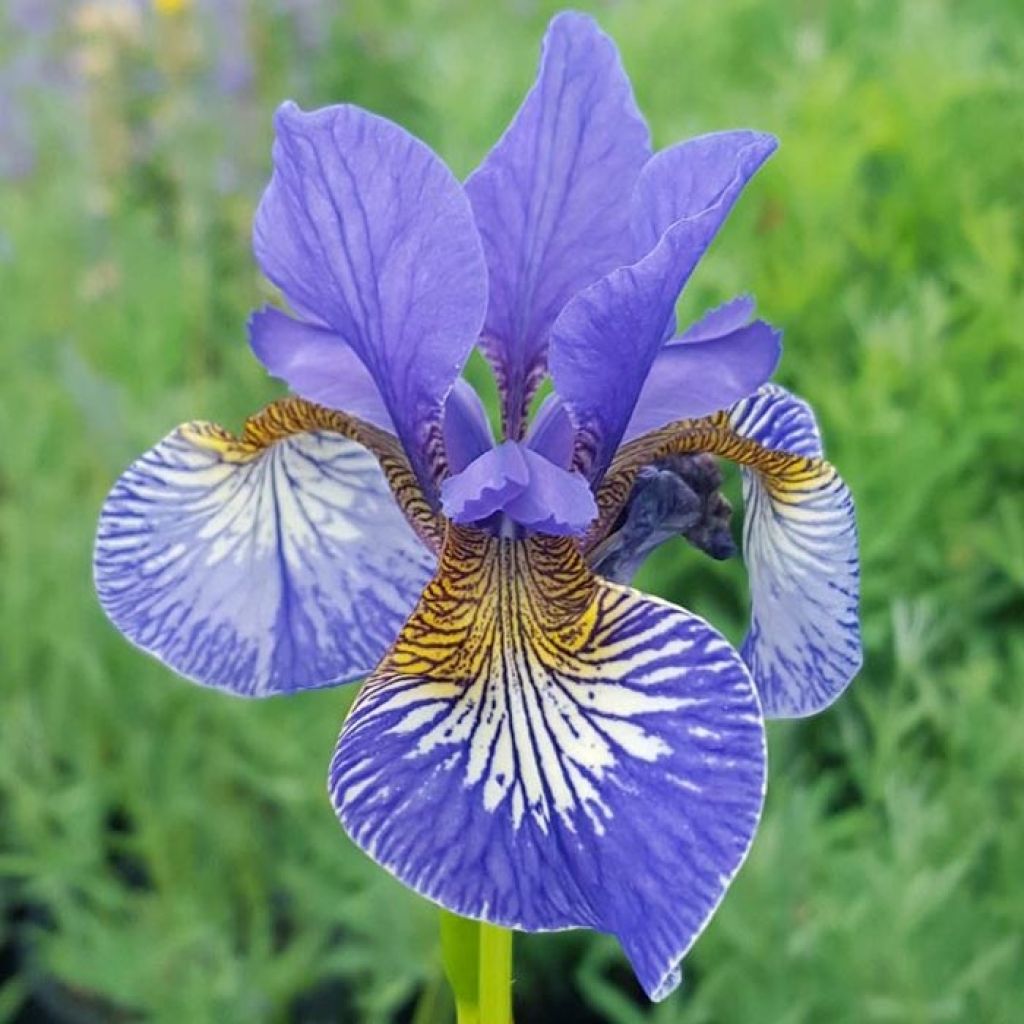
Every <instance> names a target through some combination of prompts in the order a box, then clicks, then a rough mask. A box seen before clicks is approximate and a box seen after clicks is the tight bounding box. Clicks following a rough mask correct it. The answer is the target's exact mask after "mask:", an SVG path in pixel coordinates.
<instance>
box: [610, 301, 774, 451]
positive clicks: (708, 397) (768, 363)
mask: <svg viewBox="0 0 1024 1024" xmlns="http://www.w3.org/2000/svg"><path fill="white" fill-rule="evenodd" d="M781 336H782V335H781V332H780V331H777V330H775V329H774V328H773V327H772V326H771V325H769V324H766V323H765V322H764V321H763V320H757V321H755V322H754V323H752V324H749V325H748V326H746V327H740V328H739V329H738V330H735V331H733V332H732V333H731V334H726V335H725V336H723V337H720V338H708V339H707V340H704V341H681V342H679V343H678V344H670V345H665V346H664V347H663V348H662V349H661V351H660V352H659V353H658V355H657V357H656V358H655V360H654V365H653V366H652V367H651V372H650V373H649V374H648V376H647V380H646V381H644V386H643V388H642V389H641V391H640V397H639V399H637V403H636V407H635V408H634V409H633V416H632V418H631V419H630V421H629V426H628V427H627V428H626V433H625V434H624V435H623V438H622V440H623V441H624V442H625V441H628V440H630V439H631V438H634V437H638V436H639V435H640V434H646V433H647V432H648V431H649V430H657V429H658V427H663V426H665V425H666V424H668V423H673V422H675V421H676V420H682V419H691V418H697V417H699V416H707V415H709V414H710V413H713V412H718V410H720V409H727V408H729V406H730V405H732V404H733V403H735V402H738V401H739V400H740V399H741V398H746V396H747V395H749V394H752V393H753V392H754V391H756V390H757V389H758V388H759V387H760V386H761V385H762V384H763V383H764V382H765V381H766V380H768V378H769V377H771V375H772V373H773V372H774V371H775V367H776V365H777V364H778V361H779V356H780V354H781V352H782V349H781V346H780V343H779V342H780V338H781Z"/></svg>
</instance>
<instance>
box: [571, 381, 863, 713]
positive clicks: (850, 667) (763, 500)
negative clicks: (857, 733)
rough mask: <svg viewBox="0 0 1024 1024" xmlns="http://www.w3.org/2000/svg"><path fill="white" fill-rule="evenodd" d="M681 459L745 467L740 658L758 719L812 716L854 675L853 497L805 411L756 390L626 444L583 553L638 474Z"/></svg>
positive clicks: (610, 521) (770, 390)
mask: <svg viewBox="0 0 1024 1024" xmlns="http://www.w3.org/2000/svg"><path fill="white" fill-rule="evenodd" d="M688 452H710V453H712V454H715V455H720V456H722V457H724V458H727V459H730V460H731V461H733V462H736V463H738V464H739V465H740V466H741V467H742V469H743V495H744V505H745V510H744V522H743V554H744V558H745V560H746V563H747V568H748V571H749V574H750V591H751V627H750V633H749V635H748V636H747V639H746V641H745V643H744V645H743V656H744V658H745V659H746V661H747V664H748V665H750V668H751V672H752V674H753V676H754V681H755V682H756V683H757V687H758V691H759V693H760V695H761V701H762V703H763V705H764V709H765V714H767V715H769V716H770V717H773V718H792V717H797V716H802V715H810V714H814V713H816V712H818V711H821V710H822V709H823V708H825V707H827V706H828V705H829V704H831V703H832V702H833V701H834V700H836V699H837V698H838V697H839V696H840V695H841V694H842V692H843V691H844V690H845V689H846V687H847V686H848V685H849V683H850V681H851V680H852V679H853V677H854V676H855V675H856V674H857V671H858V669H859V668H860V665H861V658H862V652H861V639H860V622H859V619H858V613H857V607H858V603H859V597H860V583H859V576H860V571H859V563H858V557H857V525H856V519H855V515H854V507H853V499H852V497H851V495H850V491H849V488H848V487H847V486H846V484H845V483H843V481H842V479H841V478H840V476H839V474H838V473H837V472H836V470H835V468H834V467H833V466H831V465H830V464H829V463H828V462H826V461H825V460H824V459H823V458H822V457H821V456H822V449H821V441H820V438H819V435H818V428H817V425H816V424H815V422H814V417H813V415H812V413H811V411H810V409H809V408H808V406H807V405H806V403H804V402H802V401H801V400H800V399H798V398H794V397H793V396H792V395H790V394H788V393H787V392H786V391H784V390H783V389H782V388H780V387H778V386H777V385H766V386H765V387H763V388H761V389H760V390H759V391H758V392H757V394H755V395H752V396H750V397H749V398H746V399H744V400H743V401H741V402H738V403H737V404H736V405H735V406H733V407H732V408H731V409H729V410H726V411H724V412H720V413H717V414H715V415H714V416H710V417H706V418H705V419H700V420H689V421H684V422H681V423H676V424H672V425H670V426H668V427H664V428H662V429H661V430H658V431H654V432H653V433H651V434H646V435H644V436H643V437H640V438H637V439H636V440H634V441H631V442H629V443H628V444H626V445H624V446H623V448H622V449H621V451H620V452H619V454H618V455H617V457H616V459H615V462H614V463H613V465H612V468H611V470H610V471H609V473H608V475H607V476H606V477H605V480H604V482H603V483H602V485H601V487H600V489H599V491H598V493H597V503H598V508H599V509H600V515H599V518H598V519H597V521H596V524H595V525H594V526H593V527H592V528H591V530H590V532H589V533H588V535H587V537H586V538H584V541H583V548H584V550H585V551H587V552H594V551H597V550H599V548H598V545H600V544H601V542H602V541H603V540H604V538H605V537H606V536H607V535H608V533H609V532H610V530H611V529H612V527H613V525H614V524H615V522H616V521H617V520H618V518H619V514H620V512H621V509H622V507H623V504H624V502H625V501H626V500H627V499H628V497H629V494H630V492H631V490H632V487H633V483H634V481H635V479H636V475H637V472H638V471H639V470H640V469H641V468H642V467H644V466H649V465H652V464H656V463H658V462H659V461H660V460H663V459H665V458H666V457H668V456H671V455H678V454H683V453H688Z"/></svg>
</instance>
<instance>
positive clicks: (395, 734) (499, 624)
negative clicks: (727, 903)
mask: <svg viewBox="0 0 1024 1024" xmlns="http://www.w3.org/2000/svg"><path fill="white" fill-rule="evenodd" d="M764 779H765V750H764V731H763V724H762V719H761V712H760V708H759V705H758V701H757V696H756V693H755V691H754V688H753V684H752V682H751V680H750V677H749V674H748V672H747V670H746V668H745V666H744V665H743V663H742V661H740V659H739V657H738V655H737V654H736V652H735V651H734V650H733V649H732V648H731V647H730V646H729V645H728V644H727V643H726V642H725V641H724V640H723V639H722V638H721V637H720V636H719V635H718V634H717V633H716V632H715V631H714V630H712V629H711V628H710V627H709V626H707V625H706V624H705V623H704V622H703V621H702V620H700V619H698V618H697V617H696V616H694V615H691V614H690V613H689V612H685V611H683V610H682V609H679V608H674V607H672V606H671V605H668V604H666V603H664V602H662V601H658V600H655V599H652V598H648V597H645V596H643V595H641V594H639V593H637V592H636V591H633V590H630V589H629V588H626V587H621V586H617V585H615V584H611V583H605V582H602V581H599V580H597V579H596V578H595V577H594V576H593V575H592V574H590V573H589V571H588V570H587V569H586V567H585V566H584V564H583V562H582V560H581V558H580V556H579V553H578V551H577V549H576V547H575V545H574V544H573V543H572V542H571V541H567V540H558V539H554V538H539V537H534V538H530V539H528V540H526V541H507V540H499V539H497V538H492V537H489V536H487V535H485V534H482V533H479V532H476V531H471V530H463V529H454V530H453V531H452V532H451V533H450V534H449V539H448V542H447V543H446V546H445V550H444V554H443V556H442V562H441V566H440V569H439V572H438V575H437V577H436V578H435V580H434V582H433V583H431V584H430V586H429V587H428V588H427V590H426V591H425V593H424V597H423V600H422V601H421V602H420V604H419V606H418V607H417V609H416V611H415V612H414V613H413V615H412V617H411V618H410V620H409V622H408V624H407V625H406V627H405V629H404V630H403V631H402V635H401V637H400V638H399V640H398V641H397V643H396V645H395V647H394V648H393V650H392V651H391V652H390V654H389V655H388V657H387V658H386V659H385V661H384V662H383V663H382V665H381V666H380V668H379V669H378V670H377V671H376V672H375V673H374V675H373V677H372V678H371V680H369V681H368V683H367V685H366V686H365V688H364V689H363V691H362V692H361V694H360V696H359V699H358V701H357V703H356V705H355V706H354V708H353V710H352V713H351V714H350V716H349V718H348V720H347V722H346V723H345V726H344V728H343V730H342V734H341V738H340V740H339V743H338V748H337V751H336V753H335V757H334V761H333V763H332V765H331V772H330V794H331V798H332V800H333V802H334V805H335V808H336V809H337V812H338V815H339V817H340V819H341V822H342V824H343V825H344V826H345V828H346V829H347V830H348V832H349V834H350V835H351V836H352V838H353V839H354V840H355V841H356V842H357V843H358V844H359V845H360V846H361V847H362V848H363V849H364V850H365V851H366V852H367V853H368V854H369V855H370V856H371V857H373V858H374V859H375V860H376V861H377V862H378V863H380V864H381V865H383V866H384V867H385V868H386V869H387V870H389V871H391V872H392V873H393V874H395V875H396V876H397V877H398V878H399V879H401V880H402V881H403V882H405V884H407V885H409V886H411V887H412V888H413V889H415V890H416V891H417V892H419V893H421V894H423V895H424V896H426V897H428V898H429V899H432V900H435V901H436V902H438V903H440V904H441V905H442V906H445V907H447V908H448V909H450V910H452V911H454V912H455V913H458V914H462V915H465V916H468V917H475V918H482V919H484V920H487V921H491V922H494V923H496V924H499V925H503V926H506V927H514V928H521V929H524V930H527V931H544V930H552V929H561V928H571V927H580V926H582V927H589V928H596V929H598V930H600V931H605V932H610V933H612V934H614V935H616V936H617V937H618V938H619V940H620V942H621V943H622V945H623V947H624V948H625V951H626V953H627V955H628V956H629V958H630V960H631V961H632V963H633V966H634V969H635V970H636V972H637V975H638V977H639V979H640V982H641V984H642V985H643V986H644V988H645V989H646V991H647V992H648V993H649V995H650V996H651V997H652V998H654V999H660V998H663V997H664V996H666V995H667V994H668V993H669V992H670V991H671V990H672V989H673V988H674V987H675V986H676V985H677V984H678V982H679V977H680V974H679V962H680V960H681V958H682V957H683V956H684V955H685V953H686V951H687V950H688V949H689V948H690V946H691V944H692V943H693V941H694V940H695V939H696V937H697V936H698V935H699V934H700V932H701V930H702V929H703V928H704V926H705V924H706V923H707V921H708V919H709V918H710V916H711V914H712V913H713V912H714V910H715V908H716V907H717V905H718V903H719V902H720V900H721V899H722V896H723V894H724V892H725V890H726V888H727V887H728V885H729V883H730V881H731V880H732V878H733V876H734V875H735V873H736V871H737V870H738V868H739V866H740V864H741V863H742V861H743V859H744V857H745V856H746V853H747V850H748V849H749V847H750V843H751V840H752V838H753V835H754V830H755V828H756V826H757V821H758V817H759V815H760V811H761V804H762V800H763V794H764Z"/></svg>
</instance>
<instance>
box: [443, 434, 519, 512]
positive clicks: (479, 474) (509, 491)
mask: <svg viewBox="0 0 1024 1024" xmlns="http://www.w3.org/2000/svg"><path fill="white" fill-rule="evenodd" d="M529 482H530V469H529V467H528V466H527V464H526V459H525V458H523V449H522V446H521V445H520V444H519V443H518V442H517V441H506V442H505V443H504V444H500V445H498V447H497V448H492V449H490V451H487V452H484V453H483V455H481V456H480V457H479V458H477V459H475V460H474V461H473V462H471V463H470V464H469V465H468V466H467V467H466V468H465V469H464V470H463V471H462V472H461V473H456V474H455V475H454V476H450V477H448V478H447V479H446V480H445V481H444V483H442V484H441V507H442V508H443V509H444V513H445V515H446V516H448V518H449V519H452V520H454V521H455V522H457V523H475V522H479V521H480V520H482V519H486V518H487V517H488V516H492V515H494V513H495V512H500V511H501V510H502V509H503V508H504V507H505V504H506V502H508V501H510V500H511V499H512V498H513V497H516V496H517V495H519V494H521V493H522V492H523V490H524V489H525V488H526V486H527V485H528V484H529Z"/></svg>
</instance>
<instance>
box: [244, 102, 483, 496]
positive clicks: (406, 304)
mask: <svg viewBox="0 0 1024 1024" xmlns="http://www.w3.org/2000/svg"><path fill="white" fill-rule="evenodd" d="M275 124H276V128H277V140H276V142H275V143H274V174H273V177H272V179H271V181H270V185H269V186H268V188H267V191H266V192H265V193H264V195H263V199H262V200H261V202H260V206H259V209H258V210H257V212H256V223H255V229H254V247H255V251H256V257H257V259H258V260H259V263H260V265H261V267H262V268H263V271H264V273H266V275H267V277H269V278H270V280H271V281H273V282H274V283H275V284H276V285H278V286H279V287H280V288H281V290H282V291H283V292H284V294H285V297H286V298H287V299H288V301H289V302H290V303H291V304H292V305H293V306H294V307H295V309H296V310H297V311H298V312H300V313H302V314H306V315H311V316H312V317H314V318H315V319H316V321H317V322H318V323H319V324H322V325H324V326H325V327H326V328H327V329H329V330H330V331H332V332H334V333H336V334H338V335H340V336H341V337H342V338H344V340H345V341H346V342H347V343H348V344H349V345H350V346H351V348H352V350H353V351H354V352H355V353H356V355H357V356H358V357H359V359H360V360H361V361H362V362H363V364H364V365H365V367H366V369H367V370H368V371H369V373H370V375H371V377H372V378H373V379H374V381H375V382H376V384H377V387H378V389H379V390H380V394H381V397H382V399H383V403H384V406H385V407H386V409H387V410H388V412H389V414H390V416H391V420H392V422H393V423H394V426H395V430H396V431H397V434H398V436H399V437H400V438H401V440H402V443H403V444H404V445H405V448H406V451H407V452H408V454H409V458H410V461H411V462H412V465H413V468H414V470H415V471H416V474H417V476H418V477H419V479H420V482H421V484H422V485H423V487H424V488H425V489H426V490H427V491H428V493H432V492H433V489H434V483H435V479H436V476H437V467H436V465H435V458H436V457H438V456H439V455H440V452H441V446H442V442H441V437H440V435H441V416H442V407H443V403H444V399H445V396H446V395H447V394H448V391H449V390H450V388H451V386H452V383H453V381H454V380H455V379H456V378H457V377H458V375H459V371H460V369H461V367H462V365H463V363H464V362H465V360H466V358H467V356H468V355H469V353H470V351H471V349H472V347H473V345H474V343H475V342H476V339H477V336H478V334H479V332H480V327H481V326H482V324H483V318H484V313H485V310H486V303H487V271H486V267H485V265H484V258H483V250H482V248H481V245H480V238H479V235H478V234H477V231H476V227H475V226H474V223H473V214H472V210H471V209H470V206H469V201H468V200H467V198H466V195H465V193H464V192H463V190H462V187H461V186H460V185H459V183H458V182H457V181H456V180H455V178H454V177H453V176H452V174H451V172H450V171H449V170H448V168H447V167H445V165H444V164H443V163H442V162H441V160H440V159H439V158H438V157H437V156H435V155H434V154H433V153H432V152H431V151H430V149H428V148H427V147H426V146H425V145H424V144H423V143H422V142H419V141H418V140H417V139H415V138H413V137H412V136H411V135H409V134H408V133H407V132H406V131H405V130H404V129H402V128H400V127H398V125H395V124H393V123H392V122H390V121H387V120H385V119H383V118H380V117H376V116H374V115H373V114H368V113H366V112H365V111H363V110H359V109H358V108H356V107H350V106H339V107H328V108H326V109H323V110H318V111H315V112H313V113H308V114H307V113H303V112H302V111H300V110H299V109H298V108H297V107H296V106H295V105H294V104H290V103H288V104H285V105H284V106H282V107H281V108H280V110H279V111H278V113H277V117H276V120H275Z"/></svg>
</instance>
